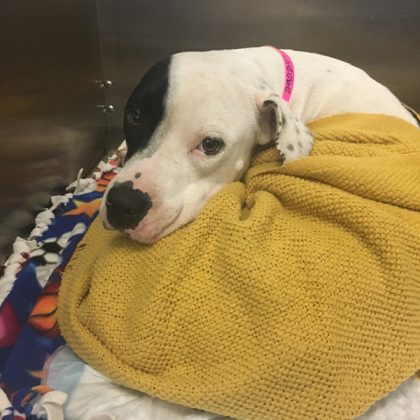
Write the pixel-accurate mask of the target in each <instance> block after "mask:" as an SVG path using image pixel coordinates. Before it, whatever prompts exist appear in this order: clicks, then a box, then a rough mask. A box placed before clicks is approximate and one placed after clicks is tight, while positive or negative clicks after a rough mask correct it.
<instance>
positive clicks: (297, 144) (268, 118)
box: [257, 94, 313, 161]
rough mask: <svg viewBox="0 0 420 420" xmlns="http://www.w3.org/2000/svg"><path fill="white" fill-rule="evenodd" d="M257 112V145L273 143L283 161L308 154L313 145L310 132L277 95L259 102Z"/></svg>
mask: <svg viewBox="0 0 420 420" xmlns="http://www.w3.org/2000/svg"><path fill="white" fill-rule="evenodd" d="M258 112H259V115H258V125H259V133H258V137H257V141H258V143H259V144H261V145H265V144H269V143H270V142H273V143H274V144H275V145H276V147H277V149H278V150H279V151H280V154H281V156H282V157H284V160H285V161H291V160H294V159H297V158H299V157H303V156H307V155H308V154H309V152H310V151H311V149H312V143H313V138H312V134H311V132H310V130H309V129H308V127H306V125H305V124H304V123H303V122H302V121H301V120H300V119H299V118H297V117H296V116H295V115H293V113H292V110H291V109H290V107H289V104H288V103H287V102H285V101H284V100H283V99H281V98H280V96H279V95H276V94H272V95H269V96H267V97H265V98H264V99H262V100H260V101H259V105H258Z"/></svg>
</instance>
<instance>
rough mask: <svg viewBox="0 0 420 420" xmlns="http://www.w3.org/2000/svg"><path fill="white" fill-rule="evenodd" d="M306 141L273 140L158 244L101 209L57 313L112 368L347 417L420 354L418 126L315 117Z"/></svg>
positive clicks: (254, 406)
mask: <svg viewBox="0 0 420 420" xmlns="http://www.w3.org/2000/svg"><path fill="white" fill-rule="evenodd" d="M311 129H312V131H313V132H314V134H315V148H314V150H313V153H312V155H311V156H310V157H308V158H305V159H302V160H299V161H296V162H292V163H289V164H286V165H284V166H280V165H279V164H278V163H276V159H277V157H278V154H277V151H276V150H273V149H269V150H266V151H264V152H261V153H260V154H259V155H258V156H257V157H256V158H255V159H254V162H253V165H252V167H251V169H249V171H248V173H247V174H246V178H245V181H244V183H239V182H238V183H233V184H230V185H228V186H226V188H224V189H223V190H222V191H221V192H220V193H219V194H217V195H216V196H215V197H214V198H213V199H211V200H210V202H209V203H208V204H207V205H206V207H205V208H204V210H203V211H202V212H201V213H200V215H199V217H198V218H197V220H196V221H194V222H193V223H191V224H189V225H188V226H186V227H184V228H182V229H180V230H178V231H177V232H175V233H174V234H172V235H170V236H168V237H167V238H165V239H163V240H161V241H160V242H158V243H157V244H155V245H154V246H146V245H141V244H139V243H136V242H133V241H131V240H130V239H128V238H126V237H125V236H123V235H121V234H119V233H115V232H108V231H105V230H104V229H103V228H102V227H101V223H100V222H99V221H97V222H95V223H94V225H93V226H92V227H91V229H90V230H89V232H88V233H87V235H86V238H85V239H84V240H83V242H82V243H81V245H80V246H79V248H78V250H77V251H76V254H75V256H74V258H73V260H72V262H71V264H70V266H68V268H67V270H66V273H65V276H64V280H63V284H62V286H61V292H60V298H59V321H60V325H61V329H62V332H63V334H64V337H65V338H66V340H67V341H68V343H69V345H70V346H71V347H72V348H73V350H74V351H75V352H76V353H77V354H78V355H79V356H80V357H81V358H83V359H84V360H85V361H86V362H87V363H89V364H91V365H92V366H93V367H94V368H96V369H98V370H100V371H101V372H103V373H104V374H106V375H108V376H110V377H111V378H112V379H113V380H114V381H116V382H119V383H122V384H124V385H126V386H129V387H132V388H135V389H138V390H141V391H144V392H146V393H149V394H151V395H155V396H158V397H161V398H163V399H166V400H169V401H173V402H176V403H179V404H183V405H187V406H190V407H197V408H200V409H203V410H207V411H211V412H216V413H220V414H224V415H228V416H232V417H237V418H244V419H253V420H263V419H270V420H271V419H309V418H310V419H314V418H317V419H328V420H331V419H340V420H342V419H348V418H352V417H354V416H356V415H358V414H361V413H362V412H364V411H365V410H366V409H367V408H368V407H369V406H370V405H371V404H372V403H373V402H374V401H375V400H377V399H380V398H382V397H383V396H385V395H386V394H387V393H388V392H389V391H391V390H392V389H393V388H395V387H397V386H398V385H399V384H400V383H401V382H402V381H403V380H405V379H406V378H408V377H409V376H410V375H412V374H413V373H414V372H415V371H416V369H417V368H419V367H420V130H419V129H416V128H415V127H412V126H410V125H409V124H407V123H405V122H404V121H401V120H398V119H396V118H392V117H386V116H381V115H361V114H346V115H342V116H336V117H331V118H326V119H323V120H320V121H317V122H315V123H313V124H312V125H311Z"/></svg>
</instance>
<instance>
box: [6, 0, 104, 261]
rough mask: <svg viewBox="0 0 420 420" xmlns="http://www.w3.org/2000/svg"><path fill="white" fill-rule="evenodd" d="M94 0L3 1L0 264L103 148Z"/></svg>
mask: <svg viewBox="0 0 420 420" xmlns="http://www.w3.org/2000/svg"><path fill="white" fill-rule="evenodd" d="M100 77H101V60H100V49H99V44H98V35H97V14H96V2H95V1H94V0H93V1H92V0H60V1H53V0H37V1H15V0H2V1H1V2H0V263H1V259H2V257H1V254H2V253H3V254H4V253H7V250H8V244H10V243H11V242H12V241H13V239H14V237H15V236H16V235H17V234H24V233H27V232H28V230H30V228H31V227H32V226H31V225H32V223H33V220H34V214H35V213H36V212H38V211H40V210H41V209H42V208H43V207H44V206H47V205H48V202H49V196H50V195H51V193H57V192H60V193H62V192H63V187H64V185H67V184H68V182H69V181H70V180H71V179H72V178H73V177H74V175H75V173H76V172H77V169H78V168H79V167H85V168H86V169H88V170H90V169H92V165H94V162H96V161H98V160H99V159H100V157H101V156H102V155H103V154H104V152H105V147H106V143H105V139H106V131H107V129H106V124H105V121H104V117H103V116H102V114H101V113H100V112H99V111H98V110H97V109H96V107H95V106H96V104H101V103H103V101H104V94H103V92H102V91H101V90H100V89H99V88H98V87H97V85H96V84H95V83H94V81H95V80H96V79H100Z"/></svg>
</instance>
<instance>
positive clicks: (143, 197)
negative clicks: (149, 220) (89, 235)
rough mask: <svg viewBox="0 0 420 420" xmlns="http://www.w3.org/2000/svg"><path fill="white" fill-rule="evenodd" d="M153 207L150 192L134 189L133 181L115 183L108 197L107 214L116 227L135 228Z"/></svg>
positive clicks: (112, 224) (109, 220)
mask: <svg viewBox="0 0 420 420" xmlns="http://www.w3.org/2000/svg"><path fill="white" fill-rule="evenodd" d="M151 207H152V200H151V199H150V196H149V194H147V193H145V192H143V191H140V190H137V189H134V188H133V183H132V182H131V181H125V182H121V183H118V182H117V183H115V184H114V186H113V187H112V188H111V189H110V190H109V191H108V195H107V197H106V212H107V213H106V215H107V219H108V222H109V223H110V225H111V226H112V227H113V228H115V229H121V230H123V229H134V228H135V227H136V226H137V225H138V224H139V223H140V221H141V220H142V219H143V218H144V217H145V216H146V214H147V212H148V211H149V210H150V208H151Z"/></svg>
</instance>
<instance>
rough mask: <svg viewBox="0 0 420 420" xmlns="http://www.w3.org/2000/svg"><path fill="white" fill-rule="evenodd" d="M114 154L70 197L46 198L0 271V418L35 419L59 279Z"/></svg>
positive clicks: (112, 168) (51, 343) (55, 331)
mask: <svg viewBox="0 0 420 420" xmlns="http://www.w3.org/2000/svg"><path fill="white" fill-rule="evenodd" d="M115 158H116V156H115V155H114V156H113V157H112V158H111V159H110V160H109V162H108V163H104V162H101V163H100V165H99V167H98V169H97V170H96V171H95V172H94V174H93V176H92V178H90V179H80V176H79V179H78V181H76V182H74V183H73V184H71V185H70V186H69V187H74V188H75V191H74V193H67V194H65V195H63V196H54V197H52V198H51V201H52V206H51V207H50V208H49V209H47V210H45V211H43V212H42V213H40V214H39V215H38V216H37V218H36V220H35V223H36V227H35V229H34V230H33V231H32V232H31V234H30V236H29V239H28V240H24V239H22V238H17V240H16V242H15V243H14V252H13V254H12V255H11V256H10V257H9V259H8V261H7V262H6V265H5V266H4V267H3V273H0V276H1V278H0V304H1V306H0V372H1V376H0V387H1V389H2V390H3V392H1V390H0V393H1V395H0V419H5V420H6V419H7V420H9V419H40V418H44V415H45V410H42V407H40V404H39V401H40V399H42V396H44V395H46V394H47V393H49V392H51V391H52V390H51V388H49V387H47V386H44V385H41V381H42V379H43V377H44V376H45V366H46V364H47V362H48V358H49V357H50V355H51V354H52V353H53V352H54V351H55V350H56V349H57V348H58V347H59V346H61V345H63V344H64V339H63V337H62V336H61V333H60V329H59V328H58V325H57V319H56V309H57V294H58V289H59V287H60V282H61V275H62V273H63V271H64V269H65V267H66V264H67V263H68V261H69V260H70V258H71V256H72V254H73V251H74V250H75V248H76V246H77V244H78V243H79V241H80V240H81V239H82V237H83V235H84V234H85V232H86V230H87V229H88V227H89V226H90V224H91V223H92V221H93V220H94V219H95V217H96V216H97V213H98V209H99V204H100V200H101V197H102V195H103V192H104V191H105V189H106V186H107V185H108V183H109V182H110V180H111V179H112V178H113V176H114V175H115V172H116V167H117V161H116V160H115Z"/></svg>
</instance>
